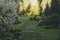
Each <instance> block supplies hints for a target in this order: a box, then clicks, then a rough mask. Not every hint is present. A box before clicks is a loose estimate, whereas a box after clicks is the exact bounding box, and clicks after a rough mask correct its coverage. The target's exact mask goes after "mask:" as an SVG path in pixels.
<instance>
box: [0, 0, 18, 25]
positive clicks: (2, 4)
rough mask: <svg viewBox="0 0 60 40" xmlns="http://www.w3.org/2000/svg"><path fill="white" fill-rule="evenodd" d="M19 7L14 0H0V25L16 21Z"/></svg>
mask: <svg viewBox="0 0 60 40" xmlns="http://www.w3.org/2000/svg"><path fill="white" fill-rule="evenodd" d="M17 7H18V5H17V4H16V2H15V1H13V0H12V1H11V0H0V26H7V25H10V24H13V23H14V22H15V21H16V18H15V17H17V15H16V11H17V10H16V9H17Z"/></svg>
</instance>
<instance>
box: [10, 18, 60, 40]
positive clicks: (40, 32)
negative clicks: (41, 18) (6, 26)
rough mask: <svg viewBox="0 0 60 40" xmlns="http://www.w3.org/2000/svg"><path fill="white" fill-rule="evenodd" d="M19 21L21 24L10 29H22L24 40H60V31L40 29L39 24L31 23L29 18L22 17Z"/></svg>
mask: <svg viewBox="0 0 60 40" xmlns="http://www.w3.org/2000/svg"><path fill="white" fill-rule="evenodd" d="M19 21H21V23H20V24H16V25H11V26H10V27H12V28H14V29H16V28H18V29H21V30H22V39H23V40H58V36H59V35H60V30H59V29H43V28H40V27H38V26H37V22H35V21H29V19H28V17H20V18H19ZM31 31H33V32H31Z"/></svg>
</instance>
